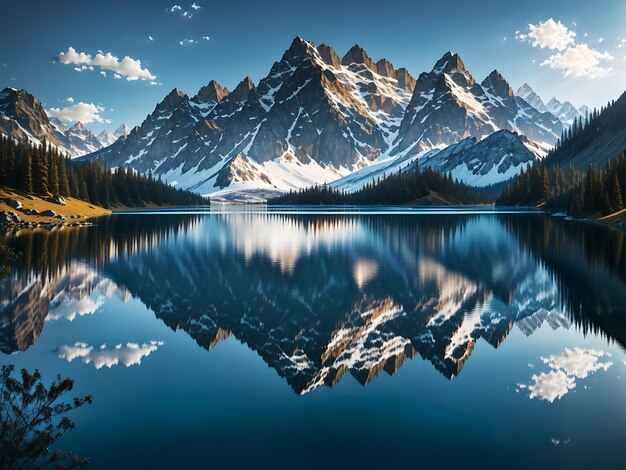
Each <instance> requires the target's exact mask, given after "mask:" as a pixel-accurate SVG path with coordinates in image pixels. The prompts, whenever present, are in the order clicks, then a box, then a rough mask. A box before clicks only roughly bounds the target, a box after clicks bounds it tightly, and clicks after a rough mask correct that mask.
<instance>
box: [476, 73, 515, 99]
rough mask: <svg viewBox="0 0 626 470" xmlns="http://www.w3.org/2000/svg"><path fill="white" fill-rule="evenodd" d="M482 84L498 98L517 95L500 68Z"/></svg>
mask: <svg viewBox="0 0 626 470" xmlns="http://www.w3.org/2000/svg"><path fill="white" fill-rule="evenodd" d="M480 85H481V86H482V87H483V89H485V90H488V91H489V92H490V93H491V94H492V95H494V96H496V97H498V98H506V97H510V96H514V95H515V93H513V89H512V88H511V86H510V85H509V82H507V81H506V79H505V78H504V77H503V76H502V74H501V73H500V72H499V71H498V70H494V71H493V72H491V73H490V74H489V75H488V76H487V78H485V79H484V80H483V81H482V83H481V84H480Z"/></svg>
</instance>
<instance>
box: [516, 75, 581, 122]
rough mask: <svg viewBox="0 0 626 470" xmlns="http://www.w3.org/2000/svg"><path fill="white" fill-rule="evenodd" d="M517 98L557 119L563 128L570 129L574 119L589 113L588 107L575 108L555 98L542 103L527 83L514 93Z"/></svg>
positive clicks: (567, 102)
mask: <svg viewBox="0 0 626 470" xmlns="http://www.w3.org/2000/svg"><path fill="white" fill-rule="evenodd" d="M515 94H516V95H517V96H520V97H522V98H524V99H525V100H526V101H527V102H528V103H529V104H530V105H531V106H533V107H534V108H535V109H537V110H539V111H541V112H544V113H545V112H549V113H552V114H553V115H554V116H556V117H557V118H559V120H560V121H561V122H562V123H563V125H564V126H565V127H570V126H571V125H572V124H573V123H574V119H579V118H583V119H584V118H585V116H586V114H587V113H588V112H589V107H588V106H581V107H580V108H576V107H575V106H574V105H573V104H572V103H570V102H569V101H563V102H561V101H559V100H557V99H556V98H551V99H550V101H548V103H547V104H545V103H544V102H543V99H541V97H540V96H539V95H538V94H537V93H535V90H533V89H532V87H531V86H530V85H529V84H528V83H524V84H523V85H522V86H521V87H519V88H518V90H517V92H516V93H515Z"/></svg>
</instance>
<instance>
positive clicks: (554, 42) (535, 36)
mask: <svg viewBox="0 0 626 470" xmlns="http://www.w3.org/2000/svg"><path fill="white" fill-rule="evenodd" d="M515 37H516V38H517V39H518V40H520V41H529V42H530V43H531V44H532V46H533V47H540V48H541V49H544V48H546V47H547V48H548V49H556V50H559V51H562V50H564V49H566V48H567V47H568V46H569V45H571V44H574V38H575V37H576V33H575V32H574V31H570V30H569V29H567V26H565V25H564V24H563V23H561V22H560V21H554V20H553V19H552V18H549V19H547V20H546V21H544V22H542V23H539V24H536V25H535V24H529V25H528V33H521V32H519V31H517V32H516V34H515Z"/></svg>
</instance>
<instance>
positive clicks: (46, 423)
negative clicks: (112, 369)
mask: <svg viewBox="0 0 626 470" xmlns="http://www.w3.org/2000/svg"><path fill="white" fill-rule="evenodd" d="M13 371H14V366H12V365H9V366H2V373H1V374H0V398H1V399H2V402H1V403H0V468H1V469H12V468H42V467H44V466H47V465H51V466H54V467H55V468H77V467H83V466H86V465H87V464H88V463H89V462H88V460H87V459H79V458H78V457H76V456H75V455H74V454H73V453H67V452H61V451H56V452H54V453H52V454H51V453H50V447H52V446H53V445H54V444H55V443H56V442H57V441H58V440H59V439H60V438H61V437H63V435H64V434H65V433H66V432H67V431H69V430H70V429H74V428H75V425H74V423H73V422H72V420H71V419H70V418H69V417H68V416H67V414H68V413H69V412H70V411H72V410H74V409H76V408H80V407H81V406H83V405H85V404H91V402H92V399H91V396H89V395H87V396H84V397H75V398H73V399H72V400H71V402H63V401H61V398H62V397H63V395H65V394H66V393H68V392H71V391H72V389H73V388H74V382H73V380H72V379H69V378H65V379H62V378H61V376H57V378H56V380H54V381H53V382H52V383H51V384H50V386H49V387H48V388H46V386H45V385H44V384H43V382H42V380H41V374H40V373H39V371H38V370H35V372H34V373H33V374H30V373H29V372H28V371H26V370H25V369H22V370H21V373H20V375H19V377H18V378H15V377H13Z"/></svg>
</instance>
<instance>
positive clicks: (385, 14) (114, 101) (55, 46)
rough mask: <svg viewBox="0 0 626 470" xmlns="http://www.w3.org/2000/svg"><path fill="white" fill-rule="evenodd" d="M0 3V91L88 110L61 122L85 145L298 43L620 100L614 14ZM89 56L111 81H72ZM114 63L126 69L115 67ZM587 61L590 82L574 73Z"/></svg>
mask: <svg viewBox="0 0 626 470" xmlns="http://www.w3.org/2000/svg"><path fill="white" fill-rule="evenodd" d="M3 3H4V4H3V6H2V11H3V20H2V23H3V26H2V28H0V41H1V43H2V44H3V46H2V48H1V49H0V64H1V65H0V86H2V87H4V86H12V87H15V88H24V89H26V90H28V91H30V92H31V93H33V94H34V95H35V96H37V97H38V98H40V99H41V101H42V102H43V103H44V105H45V107H46V108H47V109H51V108H58V109H60V110H64V108H67V107H72V106H74V107H75V106H76V105H78V103H80V102H82V103H84V104H85V105H93V107H91V108H90V107H88V106H87V107H85V106H83V107H82V108H74V109H73V110H71V109H70V111H60V112H61V113H64V114H63V115H67V116H72V115H77V116H83V115H85V114H84V113H87V114H86V115H88V116H91V118H92V119H93V121H92V122H91V123H89V124H88V127H90V128H92V129H93V130H95V131H99V130H101V129H102V128H104V127H106V128H109V129H111V130H113V129H114V128H116V127H117V126H119V125H120V124H121V123H124V122H125V123H128V124H130V125H136V124H139V123H140V122H141V121H142V120H143V119H144V118H145V116H146V115H147V114H149V113H150V112H151V111H152V110H153V109H154V106H155V105H156V104H157V102H159V101H160V100H161V99H162V98H163V97H164V96H165V95H166V94H167V93H168V92H169V91H170V90H171V89H172V88H174V87H178V88H180V89H182V90H183V91H184V92H186V93H187V94H190V95H193V94H195V93H196V92H197V90H198V89H199V88H200V87H201V86H203V85H205V84H206V83H208V82H209V81H210V80H211V79H216V80H217V81H219V82H220V83H222V84H223V85H225V86H227V87H229V88H231V89H232V88H233V87H234V86H235V85H236V84H237V83H238V82H239V80H241V79H242V78H243V77H245V76H246V75H249V76H250V77H252V79H253V80H254V81H255V82H258V80H259V79H261V78H262V77H264V76H265V75H266V74H267V72H268V71H269V69H270V67H271V66H272V63H273V62H274V61H276V60H278V59H280V56H281V55H282V53H283V52H284V50H285V49H286V48H287V47H288V46H289V44H290V42H291V40H292V39H293V37H295V36H297V35H299V36H302V37H303V38H305V39H307V40H310V41H313V42H315V43H317V44H319V43H322V42H325V43H327V44H330V45H331V46H333V47H334V48H335V50H336V51H337V53H338V54H339V55H343V54H344V53H345V52H346V51H347V50H348V49H349V48H350V47H351V46H352V45H354V44H355V43H358V44H360V45H361V46H363V47H364V48H365V49H366V50H367V51H368V53H369V54H370V56H371V57H372V58H373V59H375V60H377V59H379V58H381V57H386V58H387V59H389V60H390V61H391V62H392V63H393V64H394V65H395V66H396V67H402V66H403V67H406V68H408V69H409V71H410V72H411V73H412V74H413V75H414V76H416V77H417V76H418V75H419V73H421V72H423V71H428V70H430V69H431V68H432V66H433V64H434V63H435V61H436V60H437V59H438V58H439V57H441V56H442V55H443V54H444V53H445V52H446V51H447V50H452V51H455V52H458V53H459V54H460V55H461V57H462V58H463V61H464V62H465V64H466V66H467V67H468V69H469V70H470V72H471V73H472V74H473V75H474V76H475V77H476V79H477V80H479V81H480V80H482V79H483V78H484V77H485V76H486V75H487V74H488V73H489V72H490V71H491V70H493V69H496V68H497V69H498V70H500V71H501V72H502V74H503V75H504V76H505V77H506V78H507V79H508V80H509V82H510V83H511V86H512V87H513V88H514V89H516V88H517V87H518V86H519V85H521V84H522V83H523V82H528V83H529V84H530V85H531V86H533V87H534V88H535V90H536V91H537V92H538V93H539V94H540V95H541V96H542V97H543V98H544V100H545V101H547V100H548V99H549V98H551V97H552V96H556V97H557V98H559V99H561V100H564V99H568V100H571V101H572V102H573V103H574V104H575V105H577V106H580V105H582V104H589V105H591V106H594V105H600V104H603V103H605V102H606V101H607V100H609V99H614V98H617V97H618V96H619V95H620V94H621V93H622V92H624V90H626V73H625V72H626V28H625V27H624V25H625V24H626V2H625V1H623V0H596V1H594V2H590V1H588V0H585V1H578V0H568V1H561V0H551V1H549V2H546V1H545V0H541V1H539V0H526V1H523V2H522V1H510V2H507V1H504V0H502V1H497V2H494V1H477V0H475V1H472V2H467V1H439V2H431V1H428V2H423V1H415V0H413V1H392V0H388V1H384V2H383V1H380V0H378V1H372V2H369V1H366V0H361V1H351V0H350V1H340V0H333V1H327V0H318V1H317V2H314V3H313V2H286V1H276V0H267V1H264V2H259V1H255V2H248V1H246V0H239V1H236V2H224V1H220V2H215V1H208V0H195V3H194V2H193V1H187V0H174V1H145V2H141V1H133V2H130V1H99V2H96V1H88V2H86V1H84V0H81V1H74V0H59V1H54V0H48V1H43V0H39V1H34V0H20V1H19V2H17V1H11V2H3ZM174 5H178V6H179V7H180V8H172V7H174ZM192 5H193V6H195V8H194V7H192ZM550 18H552V19H553V20H554V24H556V25H557V26H558V27H559V28H561V29H557V30H556V33H558V34H560V36H561V43H559V42H558V41H557V42H555V41H554V39H553V38H552V39H551V38H550V37H548V38H546V37H545V35H544V36H541V37H540V38H539V39H537V38H536V37H534V38H533V37H532V35H529V33H530V32H531V31H530V29H529V25H530V24H532V25H535V26H540V25H545V24H546V23H545V22H546V21H547V20H549V19H550ZM559 23H560V24H559ZM553 30H554V28H553ZM516 32H517V33H516ZM552 32H555V31H552ZM548 33H550V31H548ZM572 33H575V36H573V35H572ZM149 37H152V40H150V39H149ZM206 38H208V40H207V39H206ZM563 38H565V40H564V42H563ZM567 38H570V39H567ZM185 40H191V41H192V43H189V42H188V41H187V42H186V41H185ZM622 40H625V41H624V42H622V43H621V44H620V42H621V41H622ZM181 41H182V42H183V44H182V45H181ZM533 44H535V46H533ZM542 46H543V47H542ZM620 46H621V47H620ZM70 47H72V48H73V50H74V51H76V57H74V56H71V55H67V56H66V60H67V61H69V62H70V63H67V64H63V63H61V61H60V58H59V54H60V53H61V52H63V53H66V54H67V53H68V48H70ZM98 51H102V53H103V54H106V53H107V52H108V53H110V54H111V55H112V56H114V57H117V58H118V61H114V64H113V67H112V68H115V70H111V68H102V67H99V66H98V65H95V66H94V65H92V67H93V69H94V70H90V69H89V65H85V67H86V70H83V71H80V72H79V71H76V70H75V68H77V67H78V68H80V67H82V65H81V63H82V64H83V65H84V64H93V63H96V61H95V56H96V54H98ZM79 53H85V54H88V55H89V56H90V58H89V59H85V57H86V56H82V57H83V59H80V60H83V62H81V63H79V64H76V63H71V62H72V60H73V61H74V62H76V61H79V62H80V60H79V59H78V57H79V56H78V54H79ZM125 56H128V57H129V58H130V59H132V60H131V62H129V63H126V64H119V61H121V60H122V59H123V58H124V57H125ZM550 57H552V59H550ZM555 57H556V58H555ZM590 57H592V58H593V57H596V58H597V60H598V64H597V67H596V71H597V72H598V73H589V67H587V66H586V65H585V64H588V62H585V60H590ZM84 59H85V60H92V61H91V62H86V61H85V60H84ZM111 60H113V59H112V58H110V57H109V58H108V59H107V58H106V57H105V58H104V59H103V60H101V61H100V62H97V63H104V62H106V63H107V64H110V63H111ZM591 60H593V59H591ZM135 61H141V64H140V65H138V63H137V62H135ZM546 61H547V63H545V62H546ZM572 61H574V62H575V61H579V62H580V61H582V62H581V63H579V64H578V65H576V64H573V65H572V64H571V62H572ZM542 63H545V64H544V65H541V64H542ZM550 64H552V67H551V65H550ZM116 67H118V68H116ZM559 67H560V68H559ZM116 70H118V71H120V70H121V71H122V72H123V73H121V74H118V75H119V77H120V78H115V77H114V75H115V74H116V73H117V72H116ZM101 72H104V74H106V76H104V74H101ZM124 74H127V75H124ZM133 74H135V75H133ZM137 74H141V75H142V76H141V77H139V78H137V79H136V80H127V78H129V77H131V78H134V77H135V76H136V75H137ZM565 74H569V75H568V76H565ZM576 74H578V76H576ZM142 78H143V79H142ZM151 83H152V84H151ZM68 98H72V99H73V102H70V101H68ZM72 113H73V114H72ZM98 120H100V121H102V122H98ZM109 121H110V122H109Z"/></svg>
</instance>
